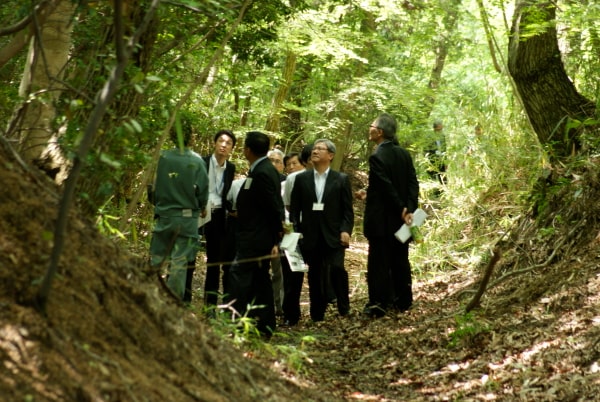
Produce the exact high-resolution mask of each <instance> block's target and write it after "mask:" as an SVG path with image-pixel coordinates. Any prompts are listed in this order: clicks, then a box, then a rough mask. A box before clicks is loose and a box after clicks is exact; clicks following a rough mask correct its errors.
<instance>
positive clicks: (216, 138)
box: [213, 130, 237, 147]
mask: <svg viewBox="0 0 600 402" xmlns="http://www.w3.org/2000/svg"><path fill="white" fill-rule="evenodd" d="M223 134H225V135H226V136H228V137H229V138H231V141H232V142H233V146H234V147H235V143H236V141H237V139H236V138H235V134H233V131H230V130H219V131H217V133H216V134H215V138H214V140H213V142H217V140H218V139H219V137H220V136H222V135H223Z"/></svg>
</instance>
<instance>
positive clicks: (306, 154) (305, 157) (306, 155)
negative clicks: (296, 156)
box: [300, 144, 313, 166]
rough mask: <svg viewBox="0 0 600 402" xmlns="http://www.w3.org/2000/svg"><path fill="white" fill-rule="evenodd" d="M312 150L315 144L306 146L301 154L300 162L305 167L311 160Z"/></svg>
mask: <svg viewBox="0 0 600 402" xmlns="http://www.w3.org/2000/svg"><path fill="white" fill-rule="evenodd" d="M312 149H313V144H306V145H305V146H304V147H303V148H302V152H300V162H302V164H303V165H304V166H306V164H307V163H308V160H309V159H310V154H311V153H312Z"/></svg>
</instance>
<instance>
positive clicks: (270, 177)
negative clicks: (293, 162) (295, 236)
mask: <svg viewBox="0 0 600 402" xmlns="http://www.w3.org/2000/svg"><path fill="white" fill-rule="evenodd" d="M282 215H283V200H282V198H281V182H280V181H279V173H278V172H277V170H276V169H275V168H274V167H273V165H272V164H271V161H269V160H268V159H266V158H265V159H263V160H262V161H260V162H259V163H258V164H257V165H256V166H255V167H254V169H253V170H252V171H251V172H250V173H249V174H248V177H247V178H246V181H245V182H244V183H243V184H242V187H241V189H240V192H239V194H238V197H237V252H238V256H239V257H240V258H245V257H257V256H261V255H265V253H269V252H270V251H271V249H272V248H273V246H275V245H276V244H278V243H279V241H280V240H281V234H282V233H283V224H282V221H281V216H282Z"/></svg>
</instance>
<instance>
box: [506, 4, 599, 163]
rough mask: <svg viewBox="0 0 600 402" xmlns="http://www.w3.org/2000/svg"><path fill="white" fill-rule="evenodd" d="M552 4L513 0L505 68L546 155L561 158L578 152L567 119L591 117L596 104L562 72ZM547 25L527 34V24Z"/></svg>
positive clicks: (576, 137)
mask: <svg viewBox="0 0 600 402" xmlns="http://www.w3.org/2000/svg"><path fill="white" fill-rule="evenodd" d="M555 16H556V7H555V6H554V4H553V3H550V2H548V3H540V2H537V1H531V0H517V2H516V5H515V14H514V17H513V22H512V28H511V37H510V40H509V53H508V69H509V72H510V74H511V76H512V78H513V80H514V82H515V86H516V88H517V91H518V94H519V96H520V97H521V100H522V103H523V105H524V107H525V111H526V113H527V116H528V117H529V121H530V122H531V126H532V127H533V129H534V131H535V133H536V134H537V137H538V139H539V141H540V143H541V144H542V145H545V146H547V149H548V151H549V153H550V157H551V158H552V159H554V160H557V159H558V160H560V159H562V158H564V157H567V156H569V155H570V154H572V153H573V152H574V151H577V150H578V149H579V146H580V141H579V138H578V137H579V134H580V133H579V132H578V131H576V130H575V129H569V128H568V127H569V126H568V125H567V123H568V122H569V119H574V120H583V119H585V118H586V117H592V116H593V115H594V112H595V105H594V103H592V102H591V101H590V100H588V99H586V98H585V97H584V96H582V95H581V94H579V92H577V90H576V88H575V86H574V85H573V83H572V82H571V80H570V79H569V76H568V75H567V73H566V72H565V68H564V65H563V63H562V60H561V53H560V50H559V48H558V40H557V33H556V28H555V27H554V23H555ZM531 21H535V23H536V25H537V26H539V25H541V24H545V25H547V27H546V28H545V29H544V31H543V32H537V33H535V34H533V35H531V34H528V24H530V22H531Z"/></svg>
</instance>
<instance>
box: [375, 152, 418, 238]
mask: <svg viewBox="0 0 600 402" xmlns="http://www.w3.org/2000/svg"><path fill="white" fill-rule="evenodd" d="M418 196H419V182H418V181H417V175H416V172H415V167H414V165H413V161H412V158H411V156H410V154H409V153H408V151H407V150H405V149H404V148H401V147H400V146H398V145H394V144H392V143H391V142H384V143H382V144H380V145H379V146H378V147H377V150H376V151H375V153H374V154H373V155H371V156H370V157H369V187H368V189H367V203H366V206H365V215H364V234H365V236H366V237H367V238H373V237H381V236H389V235H393V234H394V232H396V231H397V230H398V229H400V226H402V224H403V223H404V221H403V220H402V210H403V209H404V208H406V209H407V212H414V210H415V209H416V208H417V206H418Z"/></svg>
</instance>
